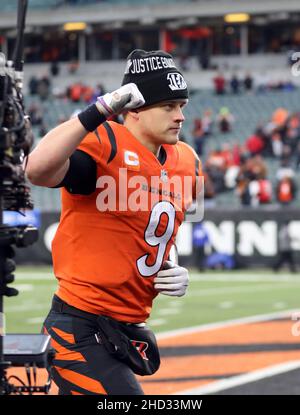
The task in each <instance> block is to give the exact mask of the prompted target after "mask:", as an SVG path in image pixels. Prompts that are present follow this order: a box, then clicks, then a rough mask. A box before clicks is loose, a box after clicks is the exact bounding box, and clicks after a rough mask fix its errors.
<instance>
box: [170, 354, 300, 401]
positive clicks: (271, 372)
mask: <svg viewBox="0 0 300 415" xmlns="http://www.w3.org/2000/svg"><path fill="white" fill-rule="evenodd" d="M299 368H300V361H299V360H293V361H291V362H288V363H280V364H278V365H274V366H268V367H266V368H263V369H258V370H254V371H253V372H250V373H245V374H244V375H238V376H234V377H232V378H230V379H222V380H218V381H216V382H213V383H211V384H209V385H205V386H200V387H198V388H193V389H187V390H183V391H181V392H176V395H206V394H208V393H216V392H220V391H223V390H226V389H230V388H234V387H236V386H241V385H245V384H246V383H251V382H255V381H258V380H260V379H265V378H269V377H271V376H275V375H279V374H281V373H286V372H290V371H291V370H294V369H299Z"/></svg>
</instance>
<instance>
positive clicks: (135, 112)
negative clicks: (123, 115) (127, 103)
mask: <svg viewBox="0 0 300 415" xmlns="http://www.w3.org/2000/svg"><path fill="white" fill-rule="evenodd" d="M128 114H130V115H131V117H133V118H134V119H135V120H138V119H139V111H138V110H137V109H134V110H129V111H128Z"/></svg>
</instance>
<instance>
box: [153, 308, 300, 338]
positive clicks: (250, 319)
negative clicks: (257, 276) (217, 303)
mask: <svg viewBox="0 0 300 415" xmlns="http://www.w3.org/2000/svg"><path fill="white" fill-rule="evenodd" d="M299 312H300V311H299V310H297V309H293V310H285V311H276V312H274V313H269V314H258V315H255V316H248V317H242V318H237V319H233V320H224V321H219V322H216V323H208V324H202V325H200V326H194V327H187V328H183V329H177V330H170V331H165V332H163V333H158V334H157V336H156V337H157V338H158V339H159V340H162V339H168V338H170V337H176V336H180V335H182V334H191V333H199V332H202V331H208V330H215V329H220V328H225V327H231V326H237V325H239V324H245V323H259V322H261V321H268V320H272V319H276V318H283V317H291V315H292V314H293V313H299ZM291 321H292V319H291Z"/></svg>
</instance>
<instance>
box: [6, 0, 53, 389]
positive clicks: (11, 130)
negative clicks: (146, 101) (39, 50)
mask: <svg viewBox="0 0 300 415" xmlns="http://www.w3.org/2000/svg"><path fill="white" fill-rule="evenodd" d="M27 3H28V0H19V3H18V20H17V39H16V44H15V49H14V53H13V58H12V60H8V61H7V60H6V58H5V55H4V54H3V53H0V395H5V394H13V393H15V394H22V393H23V392H27V393H29V394H31V393H34V392H44V393H47V392H48V390H49V384H50V380H49V381H48V382H47V384H46V385H45V386H43V387H40V386H36V383H35V382H34V380H36V368H37V367H38V366H41V365H42V366H43V367H47V366H48V365H49V356H50V353H49V350H50V345H49V337H48V336H46V335H39V334H36V335H7V336H5V333H4V331H5V329H4V314H3V297H4V296H7V297H11V296H15V295H17V294H18V291H17V290H16V289H15V288H11V287H8V286H7V285H8V284H9V283H11V282H13V281H14V275H13V274H12V272H13V271H14V270H15V263H14V260H13V257H14V249H13V245H15V246H17V247H25V246H28V245H31V244H33V243H34V242H35V241H36V240H37V238H38V231H37V229H36V228H34V227H33V226H15V227H10V226H7V225H5V224H4V223H3V211H4V210H12V211H16V212H20V213H21V214H22V211H24V210H25V209H32V208H33V204H32V202H31V200H30V187H29V186H28V184H27V183H26V178H25V163H26V156H27V155H28V154H29V151H30V148H31V146H32V143H33V134H32V130H31V125H30V120H29V117H28V116H27V115H26V114H25V108H24V103H23V95H22V86H23V85H22V84H23V39H24V27H25V17H26V12H27ZM1 322H2V323H1ZM24 345H26V347H25V348H24ZM30 345H32V346H30ZM41 357H42V358H41ZM5 359H7V360H10V361H11V362H6V361H5ZM20 365H21V366H24V367H25V370H26V374H27V381H28V385H26V384H25V383H24V382H23V381H22V380H21V379H19V378H16V377H15V376H10V378H7V371H6V370H7V368H8V367H10V366H20ZM31 369H32V370H33V374H32V376H33V381H32V376H31V372H30V370H31ZM13 378H15V380H16V379H17V380H18V381H19V382H20V383H21V385H20V386H15V385H13V384H11V383H9V380H10V379H13Z"/></svg>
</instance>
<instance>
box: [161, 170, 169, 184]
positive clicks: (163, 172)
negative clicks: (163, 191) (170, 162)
mask: <svg viewBox="0 0 300 415" xmlns="http://www.w3.org/2000/svg"><path fill="white" fill-rule="evenodd" d="M160 180H161V181H162V182H167V181H168V172H167V170H161V172H160Z"/></svg>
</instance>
